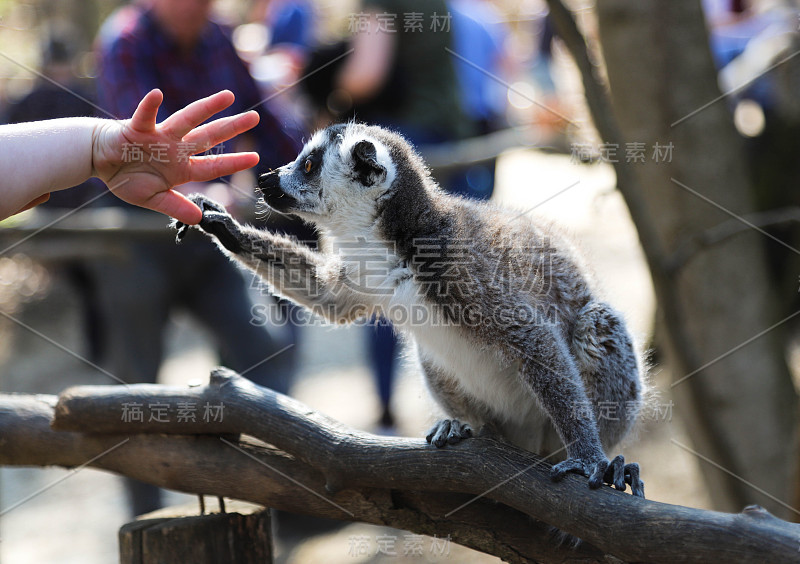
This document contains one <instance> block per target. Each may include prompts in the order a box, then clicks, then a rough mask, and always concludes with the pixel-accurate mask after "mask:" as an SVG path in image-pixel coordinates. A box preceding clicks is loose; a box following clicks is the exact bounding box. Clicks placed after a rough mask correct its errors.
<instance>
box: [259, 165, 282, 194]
mask: <svg viewBox="0 0 800 564" xmlns="http://www.w3.org/2000/svg"><path fill="white" fill-rule="evenodd" d="M280 183H281V181H280V178H279V177H278V171H276V170H272V171H270V172H266V173H264V174H262V175H261V176H259V177H258V187H259V188H260V189H262V190H264V189H265V188H266V189H270V188H271V189H275V188H279V187H280Z"/></svg>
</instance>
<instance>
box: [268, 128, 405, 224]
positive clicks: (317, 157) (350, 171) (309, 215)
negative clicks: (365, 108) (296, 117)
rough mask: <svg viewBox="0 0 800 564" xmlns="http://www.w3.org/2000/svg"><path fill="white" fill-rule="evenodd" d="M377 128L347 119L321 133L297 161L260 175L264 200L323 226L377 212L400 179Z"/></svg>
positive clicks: (368, 215) (273, 206) (370, 216)
mask: <svg viewBox="0 0 800 564" xmlns="http://www.w3.org/2000/svg"><path fill="white" fill-rule="evenodd" d="M378 131H380V130H377V128H372V127H369V126H364V125H360V124H348V125H333V126H330V127H328V128H326V129H324V130H322V131H320V132H318V133H317V134H315V135H314V137H312V138H311V140H310V141H309V142H308V143H307V144H306V146H305V147H304V148H303V150H302V151H301V152H300V154H299V155H298V157H297V158H296V159H295V160H294V161H293V162H291V163H289V164H287V165H284V166H282V167H280V168H279V169H277V170H275V171H272V172H269V173H267V174H262V175H261V176H260V177H259V179H258V187H259V189H260V190H261V192H262V194H263V195H264V200H265V201H266V202H267V204H268V205H269V206H270V207H271V208H273V209H275V210H277V211H279V212H283V213H291V214H295V215H298V216H300V217H302V218H303V219H306V220H308V221H310V222H312V223H315V224H319V225H321V226H323V227H324V226H327V225H331V224H334V223H340V222H346V221H358V219H359V218H367V219H369V218H372V217H374V210H375V207H376V204H377V202H378V201H379V199H380V198H381V197H382V196H384V195H386V194H387V193H388V192H389V190H390V188H391V186H392V182H393V180H394V178H395V167H394V164H393V163H392V161H391V158H390V156H389V149H388V147H387V145H386V144H385V142H383V141H381V140H380V139H379V138H378V137H379V136H377V135H375V133H376V132H378Z"/></svg>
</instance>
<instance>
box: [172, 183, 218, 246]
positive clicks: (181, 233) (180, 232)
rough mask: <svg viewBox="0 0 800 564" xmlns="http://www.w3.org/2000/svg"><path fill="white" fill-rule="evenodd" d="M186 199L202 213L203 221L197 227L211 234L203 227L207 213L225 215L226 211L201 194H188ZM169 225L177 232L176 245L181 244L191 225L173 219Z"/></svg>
mask: <svg viewBox="0 0 800 564" xmlns="http://www.w3.org/2000/svg"><path fill="white" fill-rule="evenodd" d="M187 198H188V199H189V201H191V202H192V203H194V204H195V205H196V206H197V207H199V208H200V209H201V210H202V212H203V219H201V220H200V224H199V225H198V227H200V228H202V229H204V230H205V231H208V232H209V233H213V232H212V231H209V230H208V229H206V227H205V226H204V225H203V223H204V221H206V216H207V215H208V213H209V212H212V213H221V214H225V215H227V211H226V210H225V208H224V207H223V206H222V204H220V203H218V202H215V201H214V200H212V199H211V198H209V197H207V196H204V195H202V194H190V195H189V196H187ZM206 223H208V222H206ZM169 225H170V227H172V228H173V229H176V230H177V233H176V234H175V242H176V243H181V242H182V241H183V239H184V238H185V237H186V234H187V233H188V232H189V229H190V228H191V227H193V226H191V225H187V224H185V223H183V222H182V221H178V220H177V219H173V220H172V221H171V222H170V224H169Z"/></svg>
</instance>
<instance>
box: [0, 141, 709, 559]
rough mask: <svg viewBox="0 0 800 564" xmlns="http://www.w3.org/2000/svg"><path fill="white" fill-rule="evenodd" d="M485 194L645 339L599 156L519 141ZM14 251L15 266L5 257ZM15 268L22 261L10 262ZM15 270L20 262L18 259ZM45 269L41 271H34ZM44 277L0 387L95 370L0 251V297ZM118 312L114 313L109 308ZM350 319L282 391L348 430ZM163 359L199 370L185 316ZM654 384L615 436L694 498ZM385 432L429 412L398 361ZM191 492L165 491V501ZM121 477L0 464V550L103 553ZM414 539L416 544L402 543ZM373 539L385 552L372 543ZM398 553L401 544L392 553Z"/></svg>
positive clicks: (665, 488)
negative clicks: (514, 212)
mask: <svg viewBox="0 0 800 564" xmlns="http://www.w3.org/2000/svg"><path fill="white" fill-rule="evenodd" d="M497 184H498V187H497V191H496V199H497V200H498V201H500V202H502V203H503V204H505V205H509V206H511V207H514V208H516V209H519V210H520V211H521V212H522V211H527V210H530V209H531V208H533V207H536V209H535V210H533V211H531V212H530V213H531V214H540V215H542V216H545V217H548V218H552V219H554V220H556V221H557V222H558V223H559V224H561V225H563V226H565V227H566V228H567V229H568V230H569V231H570V232H571V233H572V234H573V235H574V237H575V239H576V240H577V241H579V242H580V245H581V246H582V247H583V248H584V250H585V252H586V255H587V257H588V261H589V263H590V264H591V266H592V267H593V268H594V270H595V271H596V274H597V278H598V280H599V281H600V285H601V286H602V287H603V288H604V290H605V296H606V298H607V299H608V301H610V302H611V303H612V304H614V305H615V306H616V307H618V308H619V309H620V310H622V311H623V312H624V313H625V315H626V317H627V318H628V320H629V322H630V324H631V326H632V328H633V331H634V333H635V335H636V337H637V338H638V339H639V341H640V343H646V342H647V341H648V335H649V332H650V330H651V324H652V318H653V315H654V298H653V292H652V287H651V283H650V279H649V275H648V273H647V270H646V267H645V264H644V260H643V257H642V254H641V250H640V248H639V246H638V243H637V239H636V234H635V231H634V229H633V226H632V224H631V222H630V218H629V217H628V215H627V211H626V209H625V207H624V204H623V202H622V201H621V198H620V195H619V193H617V192H615V191H613V190H612V186H613V174H612V172H611V170H610V169H609V168H608V167H607V166H606V165H602V164H596V165H590V166H587V165H578V164H575V163H573V162H571V159H570V157H569V156H564V155H552V154H546V153H542V152H536V151H530V150H519V151H513V152H510V153H508V154H506V155H504V156H503V157H502V158H501V160H500V163H499V166H498V182H497ZM20 264H22V267H20V266H19V265H20ZM21 269H22V270H21ZM25 269H27V270H25ZM48 280H49V282H48ZM21 287H22V288H28V287H30V288H32V289H31V290H30V291H29V292H28V293H34V294H35V290H36V288H41V287H46V288H47V289H48V290H47V292H46V293H45V294H44V295H38V296H37V295H34V296H32V297H28V298H26V299H27V300H28V301H27V303H26V304H24V305H21V306H20V307H19V308H18V309H17V311H16V313H15V315H16V316H18V317H19V318H21V319H22V320H23V321H24V322H25V323H26V324H27V325H28V326H29V327H30V328H32V329H34V330H35V331H38V332H40V333H41V334H42V335H44V337H43V336H42V335H36V334H34V333H33V332H31V331H30V330H29V329H25V328H22V327H19V326H13V327H12V326H11V325H10V324H9V323H5V324H3V327H4V329H3V333H2V334H3V337H2V339H0V340H2V343H3V345H2V354H3V355H4V357H5V360H4V362H3V364H2V368H1V369H0V370H1V372H0V390H2V391H5V392H9V391H15V392H29V393H57V392H58V391H59V390H61V389H63V388H65V387H67V386H69V385H72V384H76V383H107V382H106V376H104V375H102V374H101V373H99V372H98V371H96V370H93V369H91V368H87V367H86V365H85V364H83V363H82V362H80V361H79V360H77V359H76V358H74V357H73V356H71V355H70V354H68V353H66V352H64V350H62V349H61V348H59V346H57V345H54V344H53V343H57V344H58V345H61V347H63V348H65V349H69V350H71V351H77V352H78V353H80V354H85V348H86V347H85V343H83V342H82V340H81V338H80V332H79V331H78V329H77V328H78V316H77V306H76V297H75V295H74V294H73V293H72V292H71V291H70V290H69V288H68V287H67V286H65V285H64V284H63V283H61V282H59V279H58V277H54V276H51V275H50V274H48V273H47V272H45V271H43V270H42V269H41V268H38V267H36V266H35V265H31V264H26V263H18V264H12V263H9V262H8V261H5V262H3V259H0V299H2V297H3V295H5V294H9V293H15V292H17V293H18V292H19V288H21ZM121 322H124V320H121ZM364 340H365V339H364V333H363V329H359V328H355V329H352V328H351V329H329V328H324V327H313V328H309V329H308V330H306V331H305V332H304V334H303V337H302V342H301V343H300V345H299V346H300V355H301V370H300V373H299V375H298V378H297V382H296V385H295V387H294V392H293V393H294V395H295V396H296V397H297V398H299V399H300V400H302V401H304V402H306V403H307V404H309V405H310V406H312V407H314V408H316V409H318V410H320V411H323V412H325V413H327V414H329V415H331V416H333V417H336V418H338V419H340V420H342V421H344V422H345V423H347V424H349V425H352V426H354V427H358V428H361V429H366V430H370V429H373V424H374V422H375V420H376V418H377V415H378V401H377V394H376V392H375V387H374V384H373V382H372V378H371V375H370V373H369V371H368V369H367V367H366V365H365V362H364V358H365V354H364V353H365V351H364V345H365V343H364ZM168 341H169V358H168V359H167V361H166V362H165V364H164V366H163V368H162V371H161V374H160V381H161V382H164V383H181V382H187V381H189V380H193V379H194V380H196V379H198V378H204V377H206V375H207V374H208V370H209V369H210V368H211V367H212V366H213V365H214V363H215V358H214V355H213V353H212V352H211V350H210V348H209V346H208V339H207V338H206V336H205V335H204V334H203V331H202V330H201V329H199V328H198V327H197V326H196V325H195V324H194V322H193V321H192V320H191V319H189V318H187V317H185V316H183V315H176V316H175V317H174V319H173V322H172V325H171V327H170V330H169V334H168ZM651 376H652V384H653V386H654V388H655V390H656V391H657V392H658V396H657V398H656V400H655V402H654V403H653V405H652V407H651V408H650V409H649V410H648V411H647V412H646V413H645V414H644V417H643V421H642V424H641V425H640V428H639V432H638V433H637V436H636V437H635V438H634V439H632V440H631V441H629V443H628V444H626V445H623V448H622V449H621V452H622V454H624V455H625V458H626V460H635V461H638V462H639V463H640V464H641V466H642V475H643V478H644V480H645V481H646V482H647V494H648V497H649V498H650V499H654V500H658V501H662V502H666V503H674V504H680V505H687V506H692V507H701V508H708V507H710V502H709V499H708V497H707V495H706V493H705V492H704V489H703V486H702V483H701V481H700V478H699V471H698V461H697V460H696V459H695V458H693V457H692V455H690V454H688V453H687V452H686V451H684V450H682V449H680V448H678V447H676V446H675V445H674V444H672V443H671V442H670V439H675V440H677V441H678V442H681V443H688V442H689V440H688V439H687V437H686V430H685V428H684V426H683V424H682V420H681V409H680V406H679V405H675V404H674V403H673V402H672V400H671V398H670V396H669V393H668V386H667V385H666V384H665V383H666V382H667V381H668V374H667V371H666V369H665V368H664V367H656V368H655V369H654V370H653V371H652V375H651ZM393 401H394V402H395V410H396V412H397V414H398V417H399V421H398V433H400V434H403V435H412V436H420V435H421V434H422V433H423V432H424V430H425V429H426V428H427V427H428V425H429V424H430V422H431V421H432V420H433V418H434V417H435V414H436V412H435V407H434V406H433V404H432V403H431V401H430V400H429V399H428V398H427V395H426V392H425V390H424V388H423V386H422V383H421V381H420V379H419V377H418V375H417V374H415V373H414V371H413V370H411V369H410V368H409V367H407V366H405V367H404V368H403V369H402V371H401V376H400V378H399V381H398V383H397V387H396V392H395V396H394V400H393ZM192 499H194V498H193V497H192V496H187V495H184V494H179V493H175V492H171V493H170V494H169V497H168V502H169V503H170V504H178V503H185V502H186V501H191V500H192ZM129 520H130V517H129V515H128V514H127V508H126V503H125V499H124V495H123V490H122V487H121V482H120V480H119V478H117V477H116V476H113V475H110V474H106V473H102V472H99V471H95V470H81V471H78V472H74V471H66V470H61V469H16V468H3V469H0V562H3V563H14V564H27V563H37V564H38V563H51V562H52V563H81V564H94V563H98V564H99V563H107V562H113V561H116V560H117V544H116V542H117V541H116V534H117V530H118V529H119V527H120V526H121V525H122V524H124V523H125V522H127V521H129ZM289 528H290V529H291V530H283V531H280V534H279V537H278V547H277V556H278V561H279V562H287V563H303V564H308V563H316V562H325V563H336V562H393V563H394V562H406V561H408V562H439V561H450V562H496V561H497V559H496V558H490V557H487V556H485V555H482V554H479V553H475V552H473V551H469V550H466V549H462V548H460V547H457V546H455V545H453V544H449V543H447V542H446V531H443V534H442V535H441V537H442V538H440V539H437V540H433V539H430V538H424V539H418V538H414V537H409V533H408V532H405V531H393V530H390V529H385V528H379V527H372V526H367V525H358V524H356V525H346V526H344V527H341V528H337V529H329V530H327V531H325V532H322V533H318V534H314V533H313V532H312V531H310V530H304V528H303V526H298V525H297V524H293V525H292V526H291V527H289ZM412 541H413V543H415V544H414V546H415V547H417V548H415V550H418V547H419V546H421V547H422V554H421V555H420V554H419V553H418V552H415V550H410V549H409V546H411V544H410V543H411V542H412ZM379 549H380V550H382V551H383V552H385V553H387V552H388V553H391V552H394V553H396V555H388V554H376V553H378V552H380V550H379ZM404 552H411V553H412V554H410V555H408V556H403V554H404Z"/></svg>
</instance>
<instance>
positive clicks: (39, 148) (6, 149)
mask: <svg viewBox="0 0 800 564" xmlns="http://www.w3.org/2000/svg"><path fill="white" fill-rule="evenodd" d="M102 121H103V120H100V119H97V118H88V117H78V118H62V119H57V120H50V121H42V122H33V123H21V124H13V125H3V126H0V171H3V174H2V175H0V187H1V188H0V189H1V190H2V194H3V197H2V198H0V218H5V217H8V216H9V215H12V214H14V213H16V212H18V211H20V210H21V209H22V208H24V207H25V206H26V205H27V204H28V203H30V202H32V201H33V200H35V199H37V198H39V197H41V196H43V195H45V194H48V193H50V192H53V191H56V190H63V189H64V188H69V187H71V186H75V185H77V184H80V183H81V182H83V181H85V180H86V179H88V178H89V177H90V176H91V175H92V138H93V133H94V131H95V128H96V127H97V125H98V124H99V123H101V122H102Z"/></svg>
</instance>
